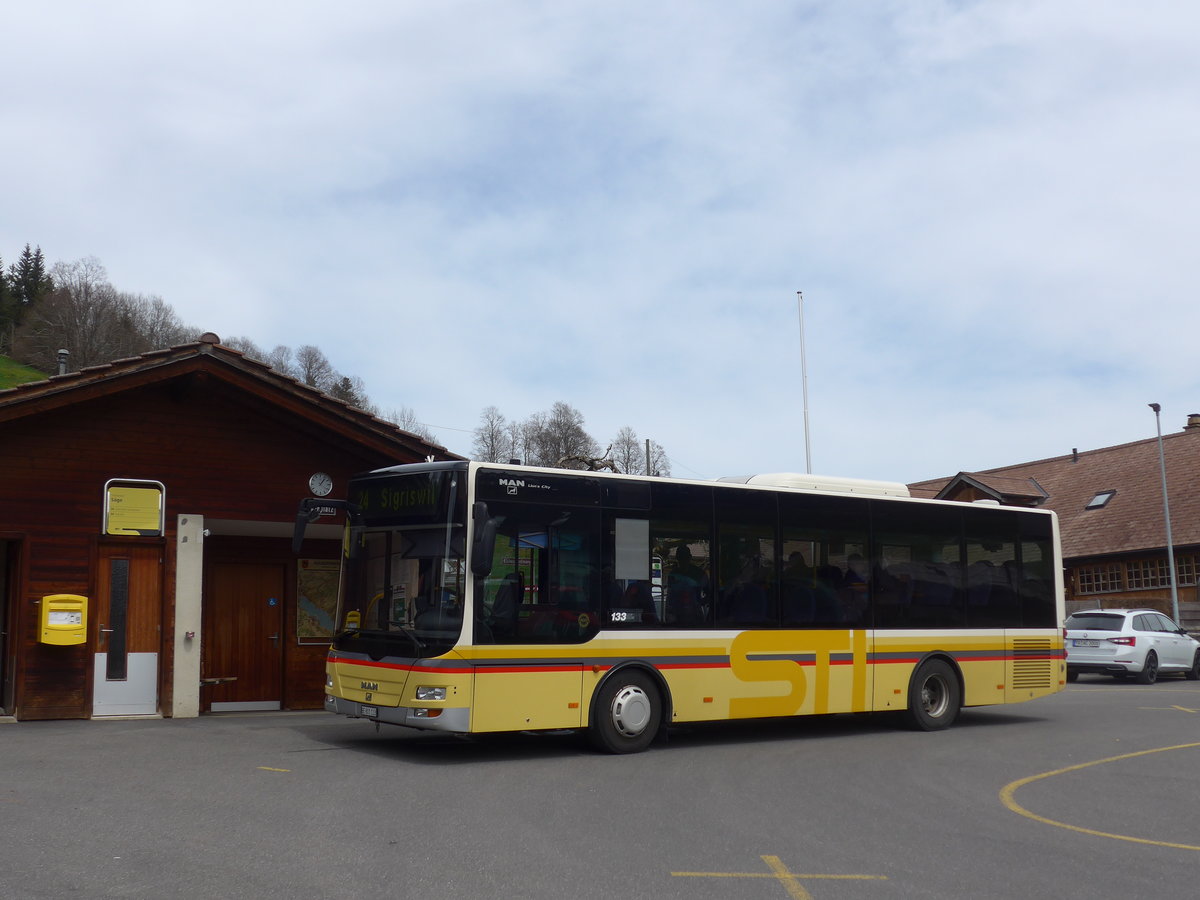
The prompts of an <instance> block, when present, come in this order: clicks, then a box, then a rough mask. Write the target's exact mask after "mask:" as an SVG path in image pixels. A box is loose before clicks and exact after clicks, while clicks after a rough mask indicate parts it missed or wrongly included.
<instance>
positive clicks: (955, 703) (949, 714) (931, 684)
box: [904, 659, 962, 731]
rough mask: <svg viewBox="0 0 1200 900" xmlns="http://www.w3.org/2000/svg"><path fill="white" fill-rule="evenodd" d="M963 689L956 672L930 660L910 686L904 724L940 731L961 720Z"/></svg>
mask: <svg viewBox="0 0 1200 900" xmlns="http://www.w3.org/2000/svg"><path fill="white" fill-rule="evenodd" d="M961 693H962V692H961V690H960V689H959V686H958V678H957V677H956V676H955V674H954V670H953V669H951V668H950V665H949V664H948V663H946V662H945V661H944V660H940V659H927V660H925V662H923V663H921V665H920V666H918V667H917V671H915V672H914V673H913V677H912V681H911V682H909V685H908V709H907V710H906V711H905V714H904V718H905V722H906V723H907V724H908V726H909V727H910V728H915V729H917V730H918V731H940V730H941V729H943V728H949V727H950V726H951V725H953V724H954V720H955V719H957V718H958V709H959V706H960V705H961V703H962V696H961Z"/></svg>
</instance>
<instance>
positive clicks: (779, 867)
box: [671, 856, 887, 900]
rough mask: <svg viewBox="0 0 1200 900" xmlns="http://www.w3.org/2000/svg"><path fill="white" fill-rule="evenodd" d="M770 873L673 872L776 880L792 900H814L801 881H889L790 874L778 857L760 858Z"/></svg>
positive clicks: (883, 877) (684, 875)
mask: <svg viewBox="0 0 1200 900" xmlns="http://www.w3.org/2000/svg"><path fill="white" fill-rule="evenodd" d="M759 859H761V860H762V861H763V862H765V863H766V864H767V868H769V869H770V870H771V871H770V872H672V873H671V874H672V875H673V876H675V877H676V878H774V879H775V880H776V881H778V882H779V883H780V884H782V885H783V887H784V889H785V890H786V891H787V892H788V896H789V897H791V898H792V900H812V894H810V893H809V892H808V891H807V890H805V889H804V885H802V884H801V883H800V879H801V878H803V879H805V880H817V879H820V880H824V881H829V880H837V881H887V876H886V875H813V874H808V873H799V872H790V871H788V867H787V866H785V865H784V864H783V862H782V860H780V859H779V857H778V856H760V857H759Z"/></svg>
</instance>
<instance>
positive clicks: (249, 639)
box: [201, 562, 284, 712]
mask: <svg viewBox="0 0 1200 900" xmlns="http://www.w3.org/2000/svg"><path fill="white" fill-rule="evenodd" d="M283 589H284V580H283V566H282V564H277V563H242V562H217V563H214V564H213V566H212V569H211V571H210V576H209V579H208V582H207V585H206V587H205V591H204V613H203V628H204V650H203V653H202V657H201V682H202V683H203V685H204V687H203V688H202V690H201V702H202V703H203V704H204V705H205V708H207V709H209V710H212V711H214V712H219V711H228V710H253V709H279V708H280V704H281V700H282V698H283V694H282V670H283V665H282V661H283V641H284V635H283Z"/></svg>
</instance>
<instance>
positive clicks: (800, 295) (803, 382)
mask: <svg viewBox="0 0 1200 900" xmlns="http://www.w3.org/2000/svg"><path fill="white" fill-rule="evenodd" d="M796 305H797V307H798V308H799V311H800V390H801V392H802V394H803V395H804V465H805V469H804V471H805V472H807V473H808V474H809V475H811V474H812V446H811V444H810V443H809V439H808V361H807V360H806V359H805V357H804V292H803V291H796Z"/></svg>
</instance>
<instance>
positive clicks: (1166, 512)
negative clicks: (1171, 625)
mask: <svg viewBox="0 0 1200 900" xmlns="http://www.w3.org/2000/svg"><path fill="white" fill-rule="evenodd" d="M1150 408H1151V409H1152V410H1154V427H1155V429H1156V430H1157V431H1158V469H1159V471H1160V472H1161V473H1162V492H1163V518H1164V519H1166V521H1167V567H1168V570H1169V572H1170V577H1171V618H1172V619H1174V620H1175V622H1176V624H1178V623H1179V588H1177V587H1176V579H1175V542H1174V541H1173V540H1172V539H1171V504H1170V502H1169V501H1168V500H1167V457H1166V455H1165V454H1164V453H1163V440H1162V422H1161V421H1160V419H1159V412H1160V411H1161V410H1162V407H1161V406H1159V405H1158V404H1157V403H1151V404H1150Z"/></svg>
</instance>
